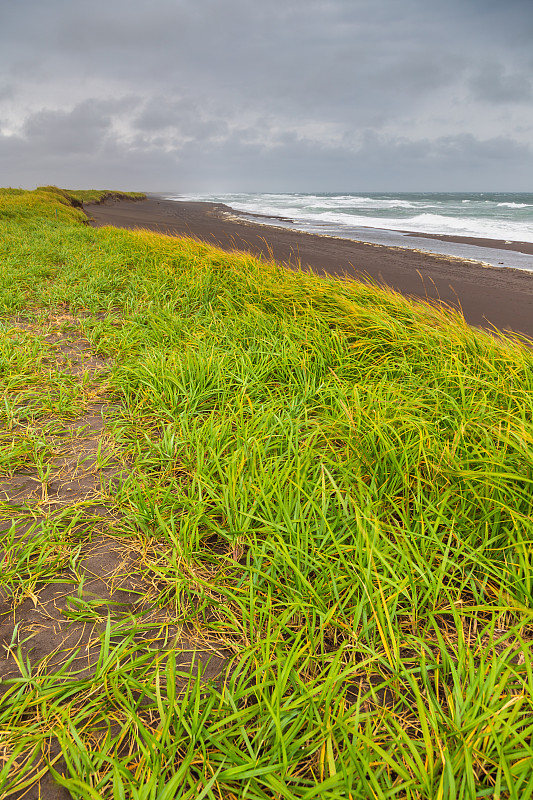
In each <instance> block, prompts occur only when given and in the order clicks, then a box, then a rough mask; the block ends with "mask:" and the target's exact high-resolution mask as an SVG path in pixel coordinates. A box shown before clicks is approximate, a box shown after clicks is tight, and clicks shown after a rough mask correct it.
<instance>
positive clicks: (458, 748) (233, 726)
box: [0, 187, 533, 800]
mask: <svg viewBox="0 0 533 800" xmlns="http://www.w3.org/2000/svg"><path fill="white" fill-rule="evenodd" d="M73 194H74V196H72V195H71V194H70V193H69V192H64V191H61V190H57V189H55V188H54V187H44V188H42V189H38V190H36V191H35V192H25V191H22V190H1V191H0V231H1V236H0V416H1V420H0V437H1V450H0V452H1V455H0V564H1V573H0V614H1V616H0V638H1V641H2V644H3V647H2V651H1V653H0V681H1V683H0V696H1V700H0V796H2V797H10V796H12V797H22V796H23V794H24V792H25V791H26V790H29V791H30V792H33V794H28V795H26V796H28V797H38V796H39V794H38V792H39V791H40V792H41V795H40V796H41V797H43V798H45V797H47V796H50V797H51V796H52V794H51V793H52V791H55V789H54V788H53V787H54V786H55V784H56V783H59V784H60V785H61V786H62V787H63V789H64V791H65V795H64V796H65V797H69V796H70V797H73V798H80V799H81V798H84V800H85V799H87V800H89V798H91V799H94V798H105V799H106V800H107V799H109V800H117V799H118V798H135V799H136V800H149V799H150V800H152V798H153V800H156V798H157V800H165V799H166V800H171V799H172V798H180V799H181V800H189V799H191V800H192V798H195V799H196V800H200V798H211V799H212V800H214V799H215V798H216V799H217V800H231V799H232V798H246V799H247V800H267V798H269V799H271V798H276V799H278V798H280V799H281V798H283V799H285V798H302V800H304V799H305V800H312V798H316V799H317V800H318V798H330V799H331V800H337V798H339V799H340V798H343V799H344V798H346V800H349V799H350V800H358V799H359V798H361V799H362V798H380V799H383V800H385V798H387V799H388V798H398V800H400V798H409V799H410V800H411V799H413V800H414V799H415V798H416V800H418V799H419V798H420V799H422V798H423V799H424V800H433V798H439V799H442V800H444V799H448V800H455V798H465V800H466V798H468V800H470V798H492V797H494V798H496V797H499V798H526V797H529V796H531V795H532V794H533V746H532V734H533V669H532V664H531V661H532V658H531V656H532V652H533V606H532V584H533V570H532V552H533V549H532V539H533V536H532V534H533V523H532V513H533V354H532V351H531V349H530V348H529V347H526V346H525V345H524V344H523V343H521V342H520V341H519V340H518V339H514V340H513V339H511V338H510V337H504V336H502V337H495V336H491V335H489V334H488V333H486V332H482V331H476V330H473V329H471V328H469V327H468V326H467V325H466V324H465V323H464V321H463V320H462V318H461V317H460V316H459V315H457V314H453V313H451V312H449V313H447V312H444V311H443V310H440V309H437V308H433V307H431V306H430V305H427V304H422V303H420V304H415V303H412V302H410V301H409V300H407V299H405V298H403V297H401V296H400V295H397V294H394V293H393V292H389V291H385V290H383V289H380V288H377V287H376V288H374V287H370V286H368V285H363V284H359V283H355V282H347V281H340V280H333V279H331V280H326V279H321V278H318V277H313V276H311V275H309V274H306V273H303V272H294V271H289V270H286V269H284V268H282V267H281V266H278V265H276V264H274V263H262V262H260V261H258V260H256V259H254V258H252V257H251V256H249V255H246V254H239V253H226V252H223V251H221V250H217V249H215V248H213V247H210V246H208V245H206V244H202V243H199V242H196V241H194V240H192V239H176V238H173V237H169V236H163V235H159V234H154V233H149V232H144V231H136V232H133V231H125V230H118V229H114V228H101V229H94V228H91V227H89V226H88V225H87V224H83V223H85V222H86V216H85V214H84V213H83V211H82V210H81V209H80V208H79V207H76V203H73V200H76V201H77V203H78V204H79V203H81V202H89V198H90V197H92V199H93V201H95V200H98V197H94V196H92V195H91V194H90V193H88V194H85V195H83V194H81V193H73ZM97 194H98V193H97ZM84 197H85V199H84ZM47 792H48V795H47Z"/></svg>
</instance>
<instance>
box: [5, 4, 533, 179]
mask: <svg viewBox="0 0 533 800" xmlns="http://www.w3.org/2000/svg"><path fill="white" fill-rule="evenodd" d="M532 35H533V4H531V2H530V0H507V2H506V3H505V4H503V3H501V2H499V0H498V1H497V0H461V2H459V0H449V2H447V3H446V4H444V3H441V2H437V0H403V1H402V3H398V2H396V0H320V1H318V0H267V2H265V3H261V4H260V3H251V2H249V0H225V1H224V2H223V3H222V2H220V0H195V1H194V2H193V0H152V2H151V3H150V4H132V3H131V2H130V0H107V1H106V2H103V0H93V2H91V3H90V4H78V3H72V2H70V1H69V2H67V1H66V0H48V2H47V3H42V0H41V1H40V2H37V1H36V0H22V1H21V2H20V3H17V4H14V3H13V4H3V7H2V9H1V10H0V40H1V47H0V63H1V67H2V69H1V71H0V75H1V76H2V77H1V80H0V170H1V175H2V184H3V185H13V186H24V187H29V188H31V187H33V186H35V185H38V184H41V183H49V182H52V183H56V184H59V185H62V186H68V187H72V188H74V187H88V186H94V185H99V186H112V187H114V188H123V189H145V190H148V191H165V190H169V191H183V192H187V191H193V192H194V191H213V192H222V191H320V190H322V191H359V190H366V191H371V190H376V191H385V190H398V191H402V190H403V191H408V190H432V189H433V190H435V191H439V190H450V191H453V190H456V191H460V190H480V191H485V190H502V191H504V190H507V191H513V190H516V191H521V190H528V189H529V190H530V188H531V182H532V178H533V150H532V145H531V143H532V142H533V135H532V134H533V110H532V109H533V56H532V55H531V46H530V43H531V40H532Z"/></svg>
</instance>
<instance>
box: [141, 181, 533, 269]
mask: <svg viewBox="0 0 533 800" xmlns="http://www.w3.org/2000/svg"><path fill="white" fill-rule="evenodd" d="M152 197H153V198H154V199H156V198H159V199H162V200H166V199H167V198H166V197H164V196H160V197H159V196H157V195H152ZM171 202H173V203H182V202H188V201H186V200H172V201H171ZM205 202H207V201H205ZM212 205H216V206H222V207H223V208H224V209H227V210H228V218H229V219H234V220H235V221H236V222H243V223H247V222H251V224H252V225H253V224H254V220H256V219H257V220H265V221H264V222H257V224H259V225H266V226H269V220H279V221H280V222H286V223H288V225H287V226H285V225H284V226H279V227H283V228H284V229H285V230H292V231H295V232H296V233H310V234H312V235H314V236H329V238H331V239H345V238H347V237H344V236H335V234H327V233H320V232H319V231H305V230H303V229H302V228H298V227H293V226H294V225H297V222H296V220H294V219H291V218H290V217H281V216H267V215H266V214H259V213H254V212H251V211H239V210H238V209H235V208H231V206H226V205H224V204H222V203H213V204H212ZM269 227H271V228H276V227H278V226H276V225H270V226H269ZM359 227H360V228H361V229H362V230H368V231H369V232H371V231H375V230H377V229H376V228H371V227H367V226H364V225H361V226H359ZM383 230H388V229H386V228H384V229H383ZM391 233H397V234H401V235H402V236H405V237H409V238H415V239H432V240H434V241H438V242H453V243H454V244H468V245H472V246H474V247H480V248H486V249H488V250H510V251H513V252H515V253H522V254H523V255H528V256H531V255H533V242H518V241H517V242H515V241H509V240H507V239H488V238H480V237H477V236H456V235H453V234H449V233H423V232H422V231H406V230H394V231H391ZM369 235H371V234H369ZM350 241H357V242H359V241H360V242H362V243H366V244H380V243H379V242H371V241H366V240H364V239H361V240H360V239H350ZM382 246H383V247H394V245H387V244H382ZM397 247H398V248H399V249H412V248H402V247H401V246H400V245H398V246H397ZM421 252H427V253H428V254H430V255H439V254H438V253H432V252H431V251H429V250H428V251H425V250H421ZM453 257H454V256H452V255H450V256H449V258H453ZM457 258H459V257H458V256H457ZM462 260H464V261H476V259H474V258H472V259H469V258H465V259H462ZM477 263H483V262H479V261H478V262H477ZM489 266H492V265H490V264H489ZM505 269H512V267H505ZM516 269H519V267H517V268H516ZM524 271H527V270H521V272H524Z"/></svg>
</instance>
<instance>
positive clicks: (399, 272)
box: [86, 196, 533, 338]
mask: <svg viewBox="0 0 533 800" xmlns="http://www.w3.org/2000/svg"><path fill="white" fill-rule="evenodd" d="M86 213H87V214H88V216H89V218H90V219H91V224H93V225H94V226H96V227H101V226H104V225H113V226H116V227H121V228H128V229H136V228H144V229H148V230H152V231H158V232H160V233H165V234H168V235H171V236H190V237H193V238H194V239H198V240H201V241H205V242H208V243H209V244H214V245H217V246H219V247H221V248H222V249H224V250H227V251H232V250H239V251H247V252H250V253H252V254H254V255H259V256H261V257H262V258H266V259H274V260H275V261H277V262H279V263H281V264H284V265H285V266H287V267H289V268H291V269H298V268H302V269H304V270H311V271H312V272H314V273H316V274H318V275H329V276H336V277H344V278H346V279H355V280H362V281H366V282H373V283H378V284H380V285H383V286H388V287H390V288H392V289H394V290H396V291H398V292H400V293H401V294H403V295H406V296H408V297H412V298H416V299H424V300H431V301H432V302H437V303H442V304H445V305H447V306H451V307H453V308H455V309H459V310H461V311H462V313H463V315H464V317H465V320H466V321H467V322H468V323H469V324H470V325H475V326H480V327H484V328H488V329H493V328H497V329H498V330H502V331H512V332H515V333H519V334H522V335H525V336H527V337H532V338H533V275H532V274H531V273H530V272H527V271H525V270H520V269H509V268H498V267H490V266H486V265H483V264H481V263H476V262H472V261H466V260H462V259H458V258H453V257H447V256H441V255H436V254H431V253H427V252H423V251H419V250H408V249H405V248H400V247H386V246H383V245H376V244H369V243H366V242H358V241H353V240H349V239H341V238H335V237H331V236H321V235H317V234H311V233H303V232H300V231H296V230H293V229H290V228H281V227H274V226H272V225H265V224H256V223H254V222H251V221H248V220H243V219H240V218H239V217H238V216H237V213H236V212H234V211H233V209H231V208H230V207H228V206H225V205H223V204H221V203H207V202H189V201H175V200H166V199H164V198H160V197H157V196H150V197H148V198H147V199H146V200H142V201H136V202H131V201H128V200H111V201H106V202H105V203H102V204H99V205H96V204H91V205H88V206H87V208H86ZM425 235H426V236H427V234H425ZM439 238H442V239H443V240H445V239H448V240H450V239H452V238H454V237H449V236H448V237H445V236H443V237H439ZM456 240H457V241H461V237H456ZM475 243H476V244H478V245H479V246H483V247H489V248H490V247H493V248H496V249H503V248H506V249H515V250H520V252H531V251H533V248H532V246H531V245H530V244H527V243H526V244H518V243H510V244H509V243H505V242H501V241H499V240H495V239H494V240H493V239H476V240H475Z"/></svg>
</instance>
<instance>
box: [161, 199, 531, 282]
mask: <svg viewBox="0 0 533 800" xmlns="http://www.w3.org/2000/svg"><path fill="white" fill-rule="evenodd" d="M166 196H167V197H168V198H169V199H176V200H203V201H209V202H216V203H224V204H225V205H227V206H230V207H231V208H232V209H234V210H235V211H236V212H238V213H239V215H240V216H242V217H243V218H245V219H250V220H253V221H254V222H256V223H261V222H262V223H264V224H269V225H279V226H282V227H289V228H295V229H297V230H302V231H306V232H308V233H319V234H322V235H327V236H337V237H341V238H347V239H356V240H361V241H366V242H373V243H375V244H383V245H388V246H390V247H404V248H410V249H418V250H427V251H428V252H433V253H440V254H442V255H452V256H456V257H459V258H466V259H472V260H475V261H482V262H484V263H486V264H492V265H494V266H504V267H515V268H519V269H526V270H532V271H533V256H532V255H530V254H524V253H520V252H515V251H510V250H504V249H501V250H500V249H495V248H493V247H484V246H483V242H481V241H480V242H479V243H476V244H464V243H458V242H448V241H440V240H437V239H430V238H425V236H424V234H430V235H437V236H439V235H444V236H453V237H475V238H477V239H480V240H483V239H496V240H503V241H504V242H507V243H508V242H525V243H533V193H527V194H523V193H521V194H518V193H500V192H499V193H489V192H479V193H472V194H469V193H436V192H428V193H426V192H422V193H413V192H408V193H399V192H395V193H374V192H372V193H353V194H352V193H349V194H333V193H324V194H298V193H294V194H196V195H179V194H170V193H169V194H167V195H166ZM413 233H416V234H419V235H418V236H412V235H411V234H413Z"/></svg>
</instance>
